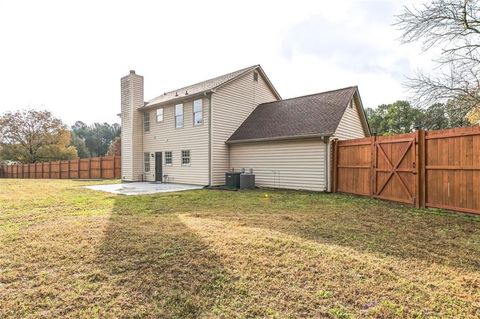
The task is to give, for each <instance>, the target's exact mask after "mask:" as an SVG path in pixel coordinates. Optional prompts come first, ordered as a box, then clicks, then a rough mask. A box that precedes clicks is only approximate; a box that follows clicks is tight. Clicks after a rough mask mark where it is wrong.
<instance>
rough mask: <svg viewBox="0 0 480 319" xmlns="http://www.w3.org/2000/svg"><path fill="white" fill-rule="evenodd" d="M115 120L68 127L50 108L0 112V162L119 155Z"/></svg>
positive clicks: (118, 132) (29, 161)
mask: <svg viewBox="0 0 480 319" xmlns="http://www.w3.org/2000/svg"><path fill="white" fill-rule="evenodd" d="M120 133H121V128H120V125H119V124H117V123H114V124H109V123H94V124H91V125H87V124H85V123H84V122H81V121H78V122H76V123H75V124H74V125H73V126H72V127H68V126H67V125H66V124H65V123H63V122H62V120H60V119H59V118H57V117H55V116H54V115H53V114H52V113H51V112H49V111H37V110H18V111H13V112H6V113H4V114H2V115H0V162H16V163H37V162H48V161H56V160H69V159H75V158H87V157H96V156H106V155H120V153H121V147H120V144H121V141H120Z"/></svg>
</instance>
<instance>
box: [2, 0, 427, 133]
mask: <svg viewBox="0 0 480 319" xmlns="http://www.w3.org/2000/svg"><path fill="white" fill-rule="evenodd" d="M412 2H413V1H410V0H405V1H401V0H392V1H387V0H385V1H360V0H359V1H354V0H350V1H348V0H342V1H330V0H327V1H319V0H317V1H301V0H295V1H260V0H253V1H251V0H242V1H144V0H137V1H121V0H117V1H100V0H96V1H92V0H82V1H73V0H72V1H65V0H63V1H61V0H59V1H50V0H42V1H38V0H31V1H22V0H15V1H13V0H11V1H7V0H0V112H3V111H6V110H14V109H19V108H20V109H22V108H36V109H48V110H50V111H52V112H53V113H54V114H55V115H56V116H58V117H60V118H62V119H63V120H64V121H65V122H66V123H67V124H73V123H74V122H75V121H76V120H81V121H84V122H86V123H88V124H90V123H92V122H104V121H107V122H110V123H112V122H118V120H119V119H118V118H117V116H116V114H117V113H119V111H120V77H122V76H123V75H126V74H128V71H129V70H130V69H135V70H136V72H137V73H138V74H141V75H143V76H144V77H145V99H146V100H149V99H151V98H154V97H155V96H157V95H160V94H162V93H163V92H164V91H169V90H173V89H176V88H178V87H182V86H185V85H189V84H192V83H195V82H198V81H202V80H205V79H207V78H211V77H214V76H218V75H221V74H223V73H228V72H231V71H234V70H237V69H240V68H243V67H246V66H250V65H253V64H261V65H262V67H263V68H264V70H265V71H266V73H267V75H268V76H269V78H270V80H271V81H272V82H273V84H274V85H275V87H276V88H277V90H278V91H279V92H280V94H281V95H282V97H283V98H288V97H294V96H299V95H305V94H311V93H317V92H321V91H325V90H330V89H336V88H341V87H345V86H350V85H358V86H359V88H360V94H361V96H362V100H363V102H364V106H365V107H376V106H377V105H379V104H382V103H390V102H393V101H395V100H398V99H406V98H407V97H408V95H407V92H405V91H404V89H403V88H402V85H401V84H402V81H404V80H405V76H408V75H412V72H414V71H415V70H417V69H419V68H422V69H428V68H429V67H430V64H431V63H430V60H431V57H429V56H428V55H427V54H421V51H420V45H408V46H407V45H401V44H400V42H399V41H398V37H399V35H400V33H399V32H398V31H397V30H396V29H395V28H394V27H393V26H391V23H392V22H393V15H394V14H398V13H400V12H401V11H402V6H403V5H404V4H410V3H412ZM416 3H418V1H416Z"/></svg>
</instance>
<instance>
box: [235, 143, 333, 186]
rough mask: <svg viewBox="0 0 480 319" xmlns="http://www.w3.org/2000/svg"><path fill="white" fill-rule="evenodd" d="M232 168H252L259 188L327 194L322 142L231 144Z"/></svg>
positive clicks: (323, 144)
mask: <svg viewBox="0 0 480 319" xmlns="http://www.w3.org/2000/svg"><path fill="white" fill-rule="evenodd" d="M230 166H231V168H235V170H240V169H242V168H246V169H250V168H252V169H253V172H254V174H255V181H256V185H257V186H263V187H275V188H289V189H305V190H313V191H324V190H325V143H324V142H323V141H321V140H319V139H305V140H290V141H271V142H253V143H241V144H231V145H230Z"/></svg>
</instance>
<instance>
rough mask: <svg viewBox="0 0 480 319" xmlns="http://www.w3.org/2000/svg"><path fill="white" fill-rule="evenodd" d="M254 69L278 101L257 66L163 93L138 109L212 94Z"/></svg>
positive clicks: (266, 78) (263, 73) (272, 87)
mask: <svg viewBox="0 0 480 319" xmlns="http://www.w3.org/2000/svg"><path fill="white" fill-rule="evenodd" d="M255 69H258V72H259V73H260V74H261V75H262V76H263V78H264V79H265V81H266V82H267V83H268V84H269V85H270V87H271V89H272V91H273V93H274V94H275V95H276V96H277V98H278V99H281V97H280V95H279V94H278V92H277V90H276V89H275V87H274V86H273V85H272V83H271V82H270V80H269V79H268V77H267V75H266V74H265V72H264V71H263V69H262V67H261V66H260V65H259V64H257V65H253V66H250V67H248V68H244V69H241V70H238V71H235V72H231V73H227V74H224V75H221V76H217V77H215V78H212V79H209V80H206V81H202V82H199V83H196V84H192V85H189V86H185V87H182V88H179V89H176V90H173V91H170V92H165V93H164V94H162V95H160V96H157V97H156V98H154V99H151V100H150V101H148V102H145V105H144V106H143V107H141V108H140V109H147V108H150V107H152V106H158V105H162V104H167V103H172V102H174V101H176V100H183V99H185V98H188V97H192V96H198V95H202V94H205V93H208V92H213V91H214V90H215V89H217V88H219V87H221V86H223V85H225V84H226V83H229V82H230V81H233V80H235V79H237V78H239V77H241V76H242V75H244V74H246V73H248V72H250V71H253V70H255Z"/></svg>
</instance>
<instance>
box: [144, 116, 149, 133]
mask: <svg viewBox="0 0 480 319" xmlns="http://www.w3.org/2000/svg"><path fill="white" fill-rule="evenodd" d="M143 131H144V132H150V111H145V112H143Z"/></svg>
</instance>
